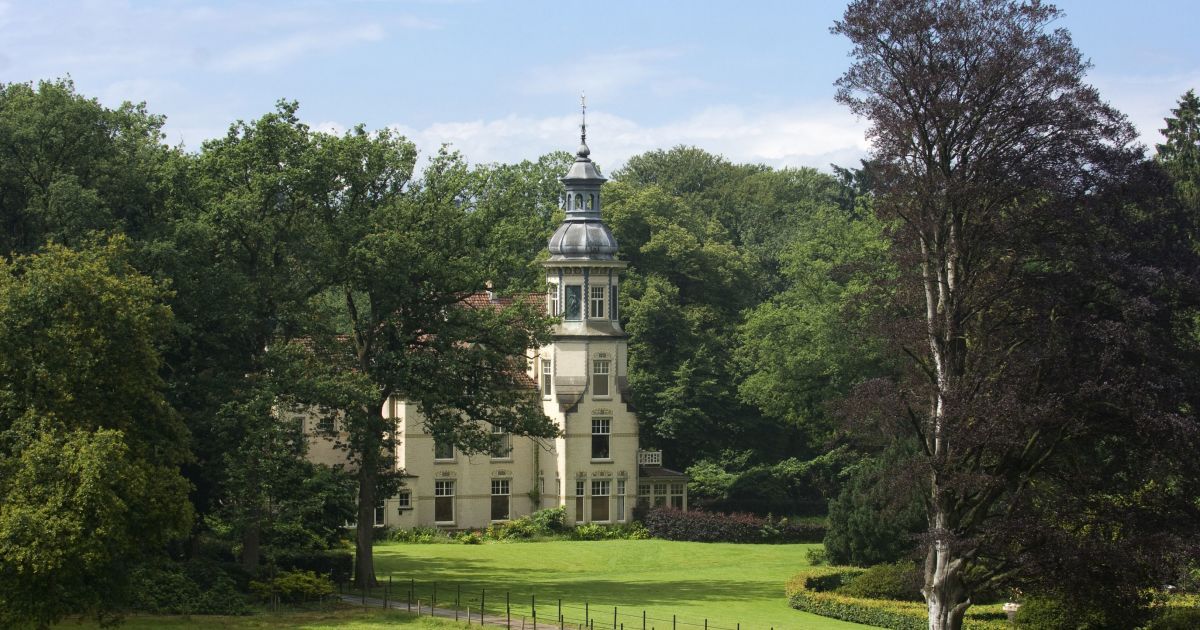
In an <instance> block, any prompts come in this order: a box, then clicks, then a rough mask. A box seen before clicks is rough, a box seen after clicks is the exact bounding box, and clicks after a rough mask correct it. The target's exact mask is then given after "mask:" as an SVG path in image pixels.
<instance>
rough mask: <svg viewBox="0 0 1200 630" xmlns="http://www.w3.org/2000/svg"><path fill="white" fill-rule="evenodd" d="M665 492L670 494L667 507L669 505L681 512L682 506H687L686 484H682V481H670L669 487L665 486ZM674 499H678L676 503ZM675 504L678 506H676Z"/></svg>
mask: <svg viewBox="0 0 1200 630" xmlns="http://www.w3.org/2000/svg"><path fill="white" fill-rule="evenodd" d="M667 492H669V493H670V495H669V496H670V497H671V498H670V499H669V500H668V502H667V505H670V506H671V507H673V508H675V509H677V510H682V509H683V508H684V506H685V505H687V503H686V497H687V484H685V483H683V482H682V481H672V482H671V485H669V486H667ZM676 499H678V501H676ZM676 503H678V504H679V505H676Z"/></svg>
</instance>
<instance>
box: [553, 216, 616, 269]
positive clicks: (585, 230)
mask: <svg viewBox="0 0 1200 630" xmlns="http://www.w3.org/2000/svg"><path fill="white" fill-rule="evenodd" d="M549 247H550V259H551V260H562V259H567V258H583V259H588V260H612V259H613V256H614V255H616V253H617V239H616V237H614V236H613V233H612V230H609V229H608V226H607V225H604V223H602V222H600V221H598V220H584V221H571V220H568V221H564V222H563V224H562V225H560V226H558V229H557V230H555V231H554V236H551V237H550V244H549Z"/></svg>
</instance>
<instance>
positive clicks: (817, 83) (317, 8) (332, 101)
mask: <svg viewBox="0 0 1200 630" xmlns="http://www.w3.org/2000/svg"><path fill="white" fill-rule="evenodd" d="M1056 4H1057V5H1058V6H1059V7H1060V8H1062V9H1063V10H1064V11H1065V12H1066V14H1067V15H1066V17H1064V18H1063V19H1062V20H1061V21H1060V22H1059V24H1060V25H1061V26H1064V27H1066V28H1067V29H1069V30H1070V31H1071V33H1072V35H1073V36H1074V38H1075V42H1076V44H1077V45H1078V46H1079V48H1080V49H1081V50H1082V51H1083V52H1084V54H1085V56H1087V57H1089V58H1091V60H1092V61H1093V63H1094V68H1093V70H1092V72H1091V73H1090V74H1089V77H1088V79H1089V81H1091V82H1092V83H1093V84H1095V85H1096V86H1097V87H1098V88H1099V89H1100V91H1101V93H1102V95H1103V96H1104V98H1105V99H1107V100H1109V101H1110V102H1112V103H1113V104H1114V105H1115V106H1117V107H1118V108H1119V109H1121V110H1122V111H1124V112H1125V113H1126V114H1128V115H1129V116H1130V118H1131V120H1132V121H1133V122H1134V123H1135V125H1137V127H1138V129H1139V131H1140V132H1141V133H1142V138H1143V141H1144V142H1145V143H1147V144H1148V145H1152V144H1153V142H1155V141H1156V140H1157V138H1158V131H1157V130H1158V128H1159V127H1161V126H1162V118H1163V116H1165V115H1167V113H1168V110H1169V109H1170V108H1171V107H1172V106H1173V105H1174V103H1175V101H1176V99H1177V98H1178V97H1179V95H1181V94H1182V93H1183V92H1184V91H1186V90H1187V89H1188V88H1200V44H1198V43H1197V41H1196V39H1195V32H1194V30H1195V27H1196V24H1198V23H1200V3H1196V2H1195V1H1194V0H1192V1H1185V0H1143V1H1141V2H1129V1H1127V0H1126V1H1123V2H1116V1H1112V2H1110V1H1100V0H1095V1H1087V0H1062V1H1060V2H1058V3H1056ZM843 6H844V4H843V3H841V2H815V1H813V2H805V1H801V0H793V1H790V2H784V1H780V2H772V1H763V2H754V1H743V2H732V1H731V2H706V1H696V0H693V1H692V2H686V3H685V2H665V1H664V2H653V1H649V0H644V1H642V2H625V1H606V2H579V1H573V2H562V1H559V2H549V1H544V2H542V1H538V2H532V1H531V2H518V1H515V0H510V1H503V0H425V1H420V0H411V1H403V0H357V1H353V0H343V1H332V0H324V1H321V0H295V1H291V2H255V3H251V2H214V1H207V2H182V1H160V2H149V1H142V2H134V1H126V2H118V1H66V2H58V1H54V0H23V1H22V0H17V1H7V2H6V1H2V0H0V82H14V81H30V80H38V79H44V78H53V77H59V76H66V75H70V76H71V77H72V78H73V80H74V81H75V83H76V86H77V88H78V90H79V91H80V92H82V93H84V94H86V95H89V96H95V97H97V98H99V99H100V100H101V101H102V102H104V103H105V104H107V105H111V106H115V105H117V104H119V103H120V102H121V101H124V100H133V101H143V100H144V101H146V102H147V104H148V106H149V108H150V110H151V111H153V112H155V113H160V114H164V115H166V116H167V118H168V122H167V126H166V131H167V134H168V141H169V142H170V143H171V144H177V143H180V142H182V143H184V144H185V145H186V146H187V147H188V148H189V149H196V148H198V147H199V145H200V143H201V142H202V141H203V140H204V139H206V138H211V137H215V136H219V135H222V134H223V133H224V131H225V129H226V128H227V127H228V125H229V123H230V122H232V121H233V120H236V119H239V118H241V119H250V118H255V117H257V116H259V115H261V114H263V113H264V112H267V111H269V110H270V109H271V108H272V107H273V105H274V103H275V101H276V100H277V99H279V98H288V99H295V100H298V101H299V102H300V114H301V117H302V118H303V119H304V120H305V121H306V122H308V123H309V124H311V125H313V126H314V127H317V128H320V129H325V130H330V131H340V130H344V129H346V128H348V127H350V126H353V125H354V124H357V123H363V124H365V125H367V127H369V128H381V127H385V126H390V127H395V128H397V129H399V130H400V131H402V132H403V133H405V134H406V135H408V136H409V137H410V138H412V139H413V140H415V141H416V142H417V144H418V146H419V148H420V149H421V150H422V152H423V153H424V154H429V153H432V152H434V151H435V150H436V149H437V147H438V146H439V145H440V144H442V143H451V144H452V145H453V146H454V147H455V148H457V149H459V150H461V151H462V152H463V153H464V154H465V155H466V156H467V157H468V158H469V159H470V160H472V161H473V162H488V161H502V162H507V161H517V160H521V159H526V158H529V159H532V158H536V157H537V156H538V155H540V154H542V153H545V152H548V151H551V150H555V149H572V148H573V147H574V143H575V135H576V130H575V126H576V125H577V124H578V111H577V104H578V96H579V93H580V92H581V91H586V92H587V94H588V103H589V140H590V144H591V146H592V149H593V156H594V157H595V158H596V159H597V160H598V161H599V162H600V163H601V164H602V165H604V166H606V167H608V168H610V169H611V168H613V167H616V166H619V165H620V164H621V163H622V162H623V161H624V160H625V159H626V158H628V157H629V156H630V155H635V154H637V153H640V152H642V151H646V150H649V149H654V148H667V147H671V146H674V145H677V144H693V145H696V146H700V147H702V148H705V149H708V150H710V151H714V152H718V153H721V154H723V155H725V156H727V157H729V158H730V159H732V160H735V161H752V162H762V163H766V164H770V165H773V166H801V165H803V166H817V167H821V168H824V167H826V166H827V165H828V164H829V163H830V162H836V163H838V164H854V163H856V160H857V158H858V157H861V156H862V155H864V153H865V151H866V150H867V147H868V145H867V144H866V141H865V140H864V138H863V131H864V129H865V128H866V124H865V122H864V121H861V120H856V119H855V118H854V117H853V116H851V115H849V114H848V113H847V112H846V111H845V110H844V108H842V107H841V106H839V105H837V104H836V103H834V102H833V92H834V89H833V86H832V83H833V81H834V80H835V79H836V78H837V77H838V76H839V75H840V74H841V73H842V71H843V70H844V69H845V67H846V65H847V63H848V59H847V57H846V52H847V49H848V47H847V46H846V43H845V42H844V41H843V40H842V39H840V38H838V37H835V36H833V35H831V34H830V33H829V26H830V25H831V24H832V22H833V21H834V20H835V19H837V18H838V17H839V16H840V14H841V11H842V9H843Z"/></svg>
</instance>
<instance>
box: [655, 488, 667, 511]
mask: <svg viewBox="0 0 1200 630" xmlns="http://www.w3.org/2000/svg"><path fill="white" fill-rule="evenodd" d="M666 505H667V484H665V483H656V484H654V507H665V506H666Z"/></svg>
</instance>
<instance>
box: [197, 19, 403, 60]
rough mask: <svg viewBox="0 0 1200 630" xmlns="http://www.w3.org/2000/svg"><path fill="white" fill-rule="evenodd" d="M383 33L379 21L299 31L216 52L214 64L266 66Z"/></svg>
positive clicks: (381, 36)
mask: <svg viewBox="0 0 1200 630" xmlns="http://www.w3.org/2000/svg"><path fill="white" fill-rule="evenodd" d="M383 37H384V31H383V27H381V26H379V25H378V24H364V25H361V26H354V27H350V28H343V29H339V30H335V31H326V30H311V31H301V32H298V33H291V34H289V35H286V36H284V37H281V38H278V39H275V40H274V41H269V42H266V43H262V44H255V45H253V46H244V47H241V48H235V49H233V50H231V51H229V52H227V53H225V54H223V55H220V56H218V57H217V58H216V59H215V60H214V63H213V66H214V67H215V68H217V69H219V70H226V71H238V70H269V69H272V68H275V67H278V66H279V65H281V64H283V63H287V62H291V61H295V60H296V59H297V58H299V57H302V56H304V55H307V54H310V53H314V52H322V51H331V50H337V49H338V48H343V47H345V46H350V45H353V44H357V43H361V42H375V41H379V40H381V39H383Z"/></svg>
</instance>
